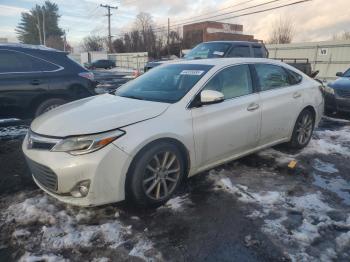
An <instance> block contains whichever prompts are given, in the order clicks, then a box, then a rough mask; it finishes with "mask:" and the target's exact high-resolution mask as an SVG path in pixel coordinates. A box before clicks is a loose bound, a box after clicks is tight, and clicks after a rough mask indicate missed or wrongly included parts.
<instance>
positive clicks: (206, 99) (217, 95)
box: [200, 90, 224, 105]
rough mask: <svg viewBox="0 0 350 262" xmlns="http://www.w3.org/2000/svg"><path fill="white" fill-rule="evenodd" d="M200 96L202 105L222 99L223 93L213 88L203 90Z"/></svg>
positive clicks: (218, 101)
mask: <svg viewBox="0 0 350 262" xmlns="http://www.w3.org/2000/svg"><path fill="white" fill-rule="evenodd" d="M200 98H201V99H200V102H201V104H202V105H210V104H216V103H220V102H222V101H224V94H223V93H221V92H219V91H214V90H203V91H202V92H201V95H200Z"/></svg>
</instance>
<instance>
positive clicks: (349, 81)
mask: <svg viewBox="0 0 350 262" xmlns="http://www.w3.org/2000/svg"><path fill="white" fill-rule="evenodd" d="M329 86H330V87H332V88H335V89H350V78H349V77H340V78H338V79H337V80H335V81H333V82H331V83H330V84H329Z"/></svg>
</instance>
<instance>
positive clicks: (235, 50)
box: [228, 46, 251, 57]
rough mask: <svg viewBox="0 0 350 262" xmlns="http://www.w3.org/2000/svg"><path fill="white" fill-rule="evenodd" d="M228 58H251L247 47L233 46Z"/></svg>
mask: <svg viewBox="0 0 350 262" xmlns="http://www.w3.org/2000/svg"><path fill="white" fill-rule="evenodd" d="M228 57H251V55H250V48H249V46H233V47H232V49H231V50H230V52H229V54H228Z"/></svg>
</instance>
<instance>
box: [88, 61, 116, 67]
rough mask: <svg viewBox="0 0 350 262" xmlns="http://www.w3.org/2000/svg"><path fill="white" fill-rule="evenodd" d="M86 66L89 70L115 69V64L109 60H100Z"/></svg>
mask: <svg viewBox="0 0 350 262" xmlns="http://www.w3.org/2000/svg"><path fill="white" fill-rule="evenodd" d="M84 66H85V67H86V68H88V69H97V68H104V69H111V68H113V67H115V62H114V61H112V60H108V59H100V60H96V61H94V62H92V63H85V64H84Z"/></svg>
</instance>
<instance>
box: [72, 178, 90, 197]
mask: <svg viewBox="0 0 350 262" xmlns="http://www.w3.org/2000/svg"><path fill="white" fill-rule="evenodd" d="M89 188H90V180H84V181H81V182H79V183H78V184H76V185H75V187H74V188H73V190H72V191H71V192H70V194H71V195H72V196H73V197H85V196H87V194H88V193H89Z"/></svg>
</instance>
